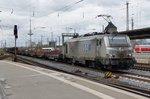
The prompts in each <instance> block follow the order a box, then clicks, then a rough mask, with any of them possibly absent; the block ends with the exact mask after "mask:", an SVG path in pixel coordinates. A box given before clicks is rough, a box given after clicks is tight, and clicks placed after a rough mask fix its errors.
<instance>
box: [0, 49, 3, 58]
mask: <svg viewBox="0 0 150 99" xmlns="http://www.w3.org/2000/svg"><path fill="white" fill-rule="evenodd" d="M3 55H4V50H3V49H1V48H0V56H3Z"/></svg>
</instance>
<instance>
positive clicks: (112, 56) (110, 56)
mask: <svg viewBox="0 0 150 99" xmlns="http://www.w3.org/2000/svg"><path fill="white" fill-rule="evenodd" d="M106 56H107V57H109V58H114V57H115V55H112V54H106Z"/></svg>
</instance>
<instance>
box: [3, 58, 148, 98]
mask: <svg viewBox="0 0 150 99" xmlns="http://www.w3.org/2000/svg"><path fill="white" fill-rule="evenodd" d="M0 82H1V83H0V96H1V97H0V99H5V98H6V99H147V98H145V97H143V96H140V95H136V94H133V93H130V92H127V91H123V90H120V89H116V88H113V87H109V86H106V85H103V84H99V83H96V82H92V81H89V80H86V79H83V78H80V77H76V76H73V75H69V74H65V73H61V72H57V71H53V70H48V69H43V68H40V67H35V66H32V65H26V64H22V63H14V62H10V61H0Z"/></svg>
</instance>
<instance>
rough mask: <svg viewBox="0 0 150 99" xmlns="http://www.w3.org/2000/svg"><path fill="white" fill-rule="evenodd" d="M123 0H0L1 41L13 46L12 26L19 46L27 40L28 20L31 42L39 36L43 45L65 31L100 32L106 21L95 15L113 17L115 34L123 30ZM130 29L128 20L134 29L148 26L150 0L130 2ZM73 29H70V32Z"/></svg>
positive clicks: (124, 22) (124, 21)
mask: <svg viewBox="0 0 150 99" xmlns="http://www.w3.org/2000/svg"><path fill="white" fill-rule="evenodd" d="M125 4H126V0H0V11H1V12H0V20H1V21H0V33H1V34H0V41H1V42H4V41H5V40H6V41H7V46H14V36H13V26H14V25H15V24H16V25H18V27H19V38H18V40H17V45H18V46H25V44H26V42H28V41H29V36H28V33H29V20H30V17H31V20H32V32H33V34H34V35H33V36H32V41H34V42H36V43H37V42H39V41H41V37H42V39H43V42H45V43H46V41H47V39H49V40H50V39H51V32H53V36H54V40H56V38H57V39H58V36H61V33H65V32H72V33H73V32H74V31H76V32H78V33H79V34H85V33H88V32H93V31H97V32H101V31H102V25H104V26H106V25H107V22H106V21H105V20H104V19H102V18H96V16H97V15H100V14H106V15H111V16H112V19H111V20H112V22H113V23H114V24H115V25H116V26H117V27H118V31H124V30H126V5H125ZM129 13H130V29H131V18H133V19H134V28H144V27H150V20H149V19H150V18H149V17H150V0H129ZM71 28H72V29H71Z"/></svg>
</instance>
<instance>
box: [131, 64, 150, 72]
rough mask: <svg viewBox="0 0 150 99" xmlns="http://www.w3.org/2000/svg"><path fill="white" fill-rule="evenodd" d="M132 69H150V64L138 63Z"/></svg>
mask: <svg viewBox="0 0 150 99" xmlns="http://www.w3.org/2000/svg"><path fill="white" fill-rule="evenodd" d="M132 69H137V70H144V71H150V64H142V63H137V64H135V65H134V67H133V68H132Z"/></svg>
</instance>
